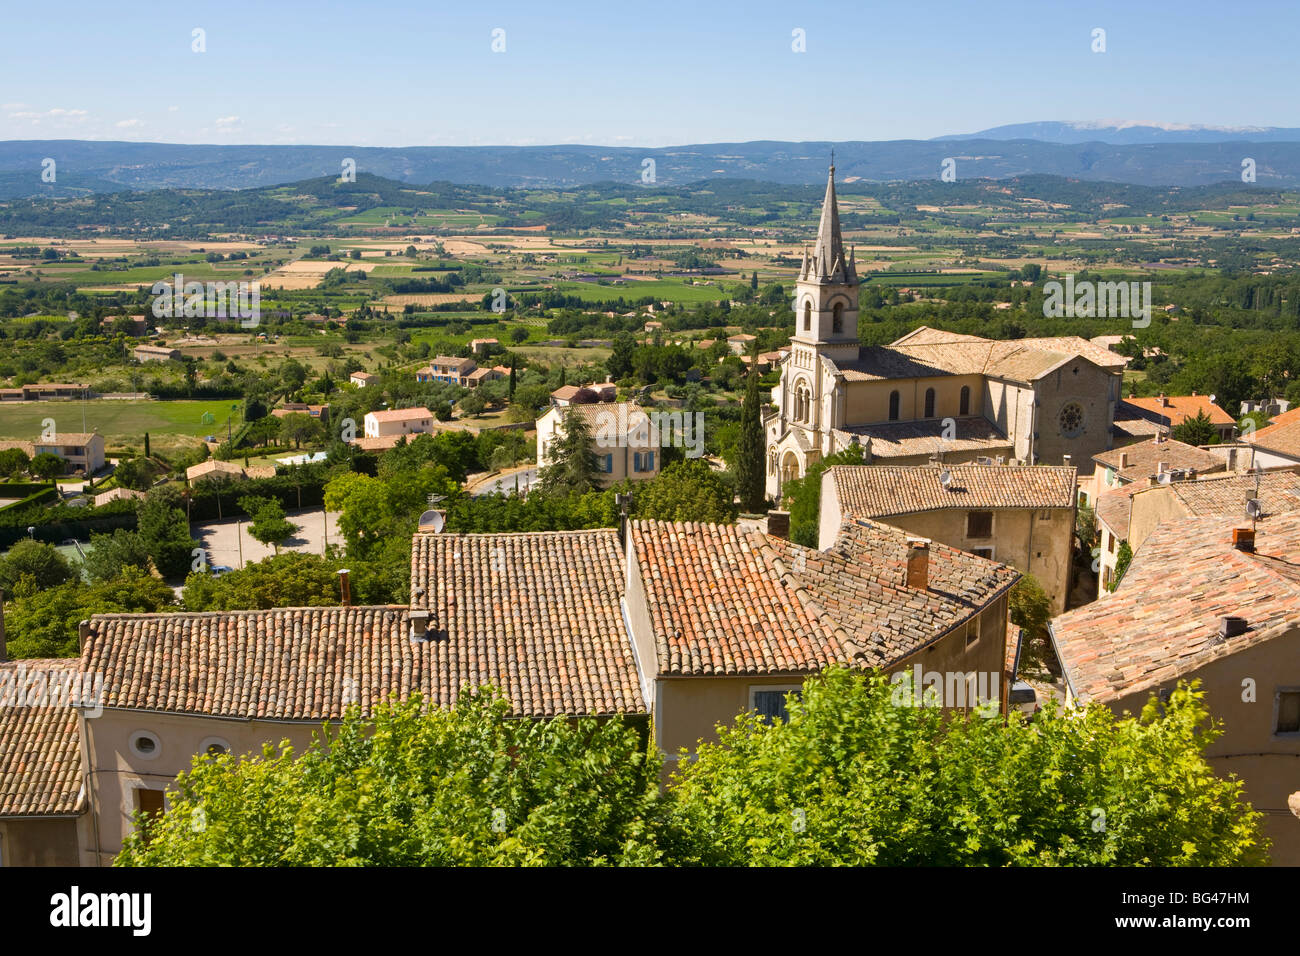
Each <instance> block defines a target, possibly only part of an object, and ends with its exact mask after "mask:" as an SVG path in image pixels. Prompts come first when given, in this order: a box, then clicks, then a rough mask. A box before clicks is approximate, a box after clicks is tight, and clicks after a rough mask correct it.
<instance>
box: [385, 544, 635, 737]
mask: <svg viewBox="0 0 1300 956" xmlns="http://www.w3.org/2000/svg"><path fill="white" fill-rule="evenodd" d="M623 582H624V569H623V560H622V556H621V551H620V549H619V544H618V535H617V533H616V532H614V531H612V530H608V529H599V530H593V531H557V532H552V533H548V534H535V533H534V534H529V533H519V534H417V535H416V536H415V538H414V541H413V544H412V553H411V588H412V597H411V604H412V607H413V608H416V609H426V610H428V612H429V624H428V632H429V634H430V635H437V636H436V643H437V644H438V645H446V646H447V647H448V650H447V651H446V655H447V662H448V665H449V666H453V667H454V668H455V672H456V674H457V675H458V679H460V680H462V681H463V680H468V679H473V680H475V681H478V682H480V683H481V682H484V681H488V680H491V681H493V682H498V683H500V684H501V685H502V689H503V690H505V691H506V692H507V693H508V695H509V696H510V697H511V699H512V700H517V701H520V702H521V703H522V704H523V705H525V712H528V713H537V714H541V713H547V714H551V713H564V714H608V713H644V712H645V710H646V706H645V702H644V701H643V700H642V698H641V691H640V680H639V677H638V675H637V670H636V663H635V660H634V657H633V652H632V647H631V644H630V642H629V639H628V636H627V628H626V625H625V624H624V622H623V611H622V606H621V601H622V597H623V587H624V584H623ZM421 588H422V589H423V591H420V589H421Z"/></svg>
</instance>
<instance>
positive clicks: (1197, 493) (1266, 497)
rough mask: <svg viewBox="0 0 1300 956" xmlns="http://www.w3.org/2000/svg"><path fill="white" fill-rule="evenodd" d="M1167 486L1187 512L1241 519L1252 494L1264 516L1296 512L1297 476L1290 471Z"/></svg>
mask: <svg viewBox="0 0 1300 956" xmlns="http://www.w3.org/2000/svg"><path fill="white" fill-rule="evenodd" d="M1169 487H1170V488H1171V489H1172V491H1173V494H1174V496H1175V497H1176V498H1178V500H1179V501H1180V502H1181V503H1182V505H1183V507H1184V508H1185V509H1186V510H1187V513H1188V514H1190V515H1222V516H1223V517H1230V518H1241V517H1244V516H1245V514H1246V502H1247V501H1248V500H1249V499H1251V498H1256V497H1258V498H1259V501H1260V504H1261V505H1263V507H1264V514H1265V515H1275V514H1284V513H1286V512H1290V511H1300V475H1298V474H1296V473H1295V472H1293V471H1269V472H1265V473H1264V474H1262V475H1259V476H1258V477H1256V476H1255V475H1226V476H1223V477H1218V476H1215V477H1211V478H1204V479H1201V480H1200V481H1175V482H1172V483H1171V484H1170V485H1169ZM1257 491H1258V493H1257Z"/></svg>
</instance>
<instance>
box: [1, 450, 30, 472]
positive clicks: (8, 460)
mask: <svg viewBox="0 0 1300 956" xmlns="http://www.w3.org/2000/svg"><path fill="white" fill-rule="evenodd" d="M31 463H32V460H31V459H30V458H29V457H27V452H25V451H23V450H22V449H21V448H6V449H4V451H0V477H3V478H13V477H14V476H15V475H22V474H25V473H26V472H27V469H28V467H29V466H30V465H31Z"/></svg>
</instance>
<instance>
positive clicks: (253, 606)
mask: <svg viewBox="0 0 1300 956" xmlns="http://www.w3.org/2000/svg"><path fill="white" fill-rule="evenodd" d="M182 600H183V602H184V604H185V607H186V609H187V610H190V611H250V610H258V609H263V610H264V609H267V608H273V607H330V606H333V605H337V604H338V603H339V582H338V574H337V569H336V568H335V567H334V565H333V564H332V563H331V562H329V561H327V560H326V559H325V558H323V557H321V556H320V555H318V554H303V553H301V552H297V551H290V552H287V553H285V554H281V555H276V556H274V557H270V558H265V559H263V560H261V561H254V562H253V563H251V564H248V565H246V566H245V567H243V568H241V569H240V570H237V571H228V572H226V573H225V574H223V575H222V576H221V577H219V578H218V577H213V576H212V575H211V574H207V573H204V572H201V571H194V572H191V573H190V575H189V577H188V578H186V579H185V589H184V591H183V592H182Z"/></svg>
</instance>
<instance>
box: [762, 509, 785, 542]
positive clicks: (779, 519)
mask: <svg viewBox="0 0 1300 956" xmlns="http://www.w3.org/2000/svg"><path fill="white" fill-rule="evenodd" d="M767 533H768V534H770V535H771V536H772V537H774V538H787V539H788V538H789V537H790V512H788V511H769V512H768V513H767Z"/></svg>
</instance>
